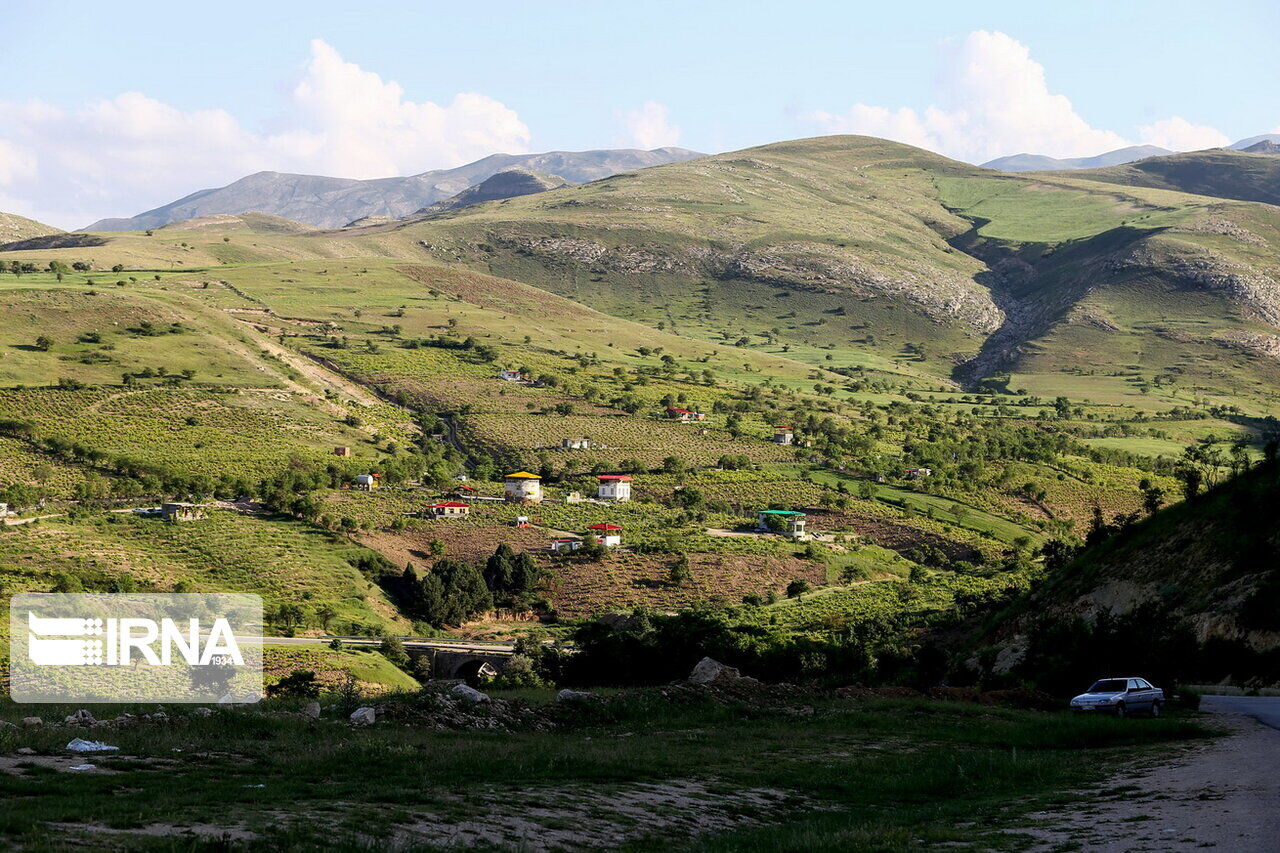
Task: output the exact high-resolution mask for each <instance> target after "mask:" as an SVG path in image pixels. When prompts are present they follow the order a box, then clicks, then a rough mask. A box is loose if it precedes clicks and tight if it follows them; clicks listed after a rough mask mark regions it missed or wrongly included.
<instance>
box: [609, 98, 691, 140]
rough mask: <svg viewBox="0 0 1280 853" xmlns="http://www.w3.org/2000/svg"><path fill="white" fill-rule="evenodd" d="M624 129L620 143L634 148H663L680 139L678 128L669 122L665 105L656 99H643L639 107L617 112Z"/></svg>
mask: <svg viewBox="0 0 1280 853" xmlns="http://www.w3.org/2000/svg"><path fill="white" fill-rule="evenodd" d="M617 115H618V117H619V118H620V119H621V120H622V124H623V126H624V128H625V129H626V137H625V138H624V139H623V141H622V142H621V144H622V145H630V146H633V147H635V148H644V149H650V148H664V147H666V146H669V145H675V144H676V143H677V142H679V141H680V128H679V127H676V126H675V125H673V124H671V122H670V120H669V119H668V116H667V107H666V105H665V104H660V103H658V102H657V101H645V102H644V103H643V104H641V105H640V108H639V109H635V110H626V111H620V112H618V113H617Z"/></svg>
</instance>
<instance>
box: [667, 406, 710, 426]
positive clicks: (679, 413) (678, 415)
mask: <svg viewBox="0 0 1280 853" xmlns="http://www.w3.org/2000/svg"><path fill="white" fill-rule="evenodd" d="M667 417H668V418H670V419H671V420H673V421H680V423H682V424H685V423H689V422H690V421H700V420H702V419H704V418H705V417H706V415H704V414H703V413H702V412H694V411H691V410H689V409H676V408H669V409H667Z"/></svg>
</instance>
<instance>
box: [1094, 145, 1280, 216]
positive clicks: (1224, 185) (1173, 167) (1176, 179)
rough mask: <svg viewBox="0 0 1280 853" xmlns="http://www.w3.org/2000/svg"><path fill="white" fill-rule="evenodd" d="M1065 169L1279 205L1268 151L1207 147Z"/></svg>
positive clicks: (1278, 175)
mask: <svg viewBox="0 0 1280 853" xmlns="http://www.w3.org/2000/svg"><path fill="white" fill-rule="evenodd" d="M1070 174H1071V175H1072V176H1073V177H1077V178H1086V179H1088V180H1092V181H1105V182H1107V183H1114V184H1125V185H1127V186H1135V187H1154V188H1156V189H1165V190H1177V191H1178V192H1184V193H1194V194H1196V195H1207V196H1213V197H1215V198H1230V199H1239V200H1241V201H1260V202H1265V203H1267V204H1280V157H1278V156H1276V154H1275V153H1274V152H1271V153H1248V152H1244V151H1232V150H1230V149H1227V148H1213V149H1210V150H1208V151H1192V152H1189V153H1186V154H1171V155H1169V156H1167V157H1149V158H1147V159H1146V160H1140V161H1138V162H1136V163H1127V164H1125V165H1122V166H1111V167H1109V168H1106V169H1089V170H1085V171H1076V172H1071V173H1070Z"/></svg>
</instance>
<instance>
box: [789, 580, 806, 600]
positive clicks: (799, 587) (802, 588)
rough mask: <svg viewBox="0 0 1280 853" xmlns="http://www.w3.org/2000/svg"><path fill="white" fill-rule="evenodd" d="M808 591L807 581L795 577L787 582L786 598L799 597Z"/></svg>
mask: <svg viewBox="0 0 1280 853" xmlns="http://www.w3.org/2000/svg"><path fill="white" fill-rule="evenodd" d="M808 591H809V582H808V581H806V580H802V579H799V578H797V579H796V580H793V581H792V582H791V583H789V584H787V598H799V597H800V596H802V595H804V594H805V593H806V592H808Z"/></svg>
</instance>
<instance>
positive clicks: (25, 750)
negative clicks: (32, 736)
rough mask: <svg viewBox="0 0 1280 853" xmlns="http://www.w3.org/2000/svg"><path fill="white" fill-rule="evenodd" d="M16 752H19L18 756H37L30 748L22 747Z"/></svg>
mask: <svg viewBox="0 0 1280 853" xmlns="http://www.w3.org/2000/svg"><path fill="white" fill-rule="evenodd" d="M14 751H15V752H17V753H18V755H35V754H36V751H35V750H34V749H32V748H31V747H29V746H20V747H18V748H17V749H16V750H14Z"/></svg>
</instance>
